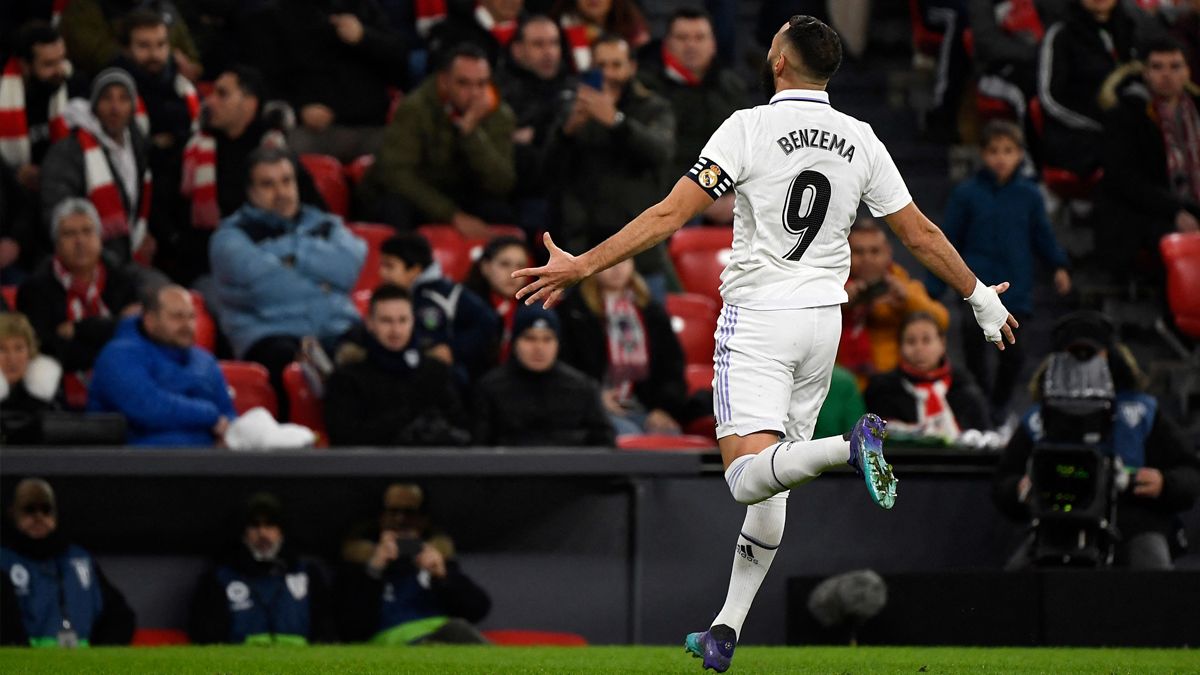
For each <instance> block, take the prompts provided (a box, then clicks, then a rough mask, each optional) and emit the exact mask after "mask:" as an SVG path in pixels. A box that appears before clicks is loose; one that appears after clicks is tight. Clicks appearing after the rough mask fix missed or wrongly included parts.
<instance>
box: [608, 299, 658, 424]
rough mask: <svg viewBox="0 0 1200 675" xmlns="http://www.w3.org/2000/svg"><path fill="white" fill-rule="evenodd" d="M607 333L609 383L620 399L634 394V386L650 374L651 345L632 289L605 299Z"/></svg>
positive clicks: (626, 398)
mask: <svg viewBox="0 0 1200 675" xmlns="http://www.w3.org/2000/svg"><path fill="white" fill-rule="evenodd" d="M604 314H605V317H606V320H607V321H606V323H607V333H608V376H607V379H608V385H609V386H610V387H612V388H613V389H616V390H617V392H618V396H619V398H620V400H621V401H628V400H629V399H631V398H632V397H633V386H634V385H635V384H637V383H638V382H641V381H642V380H644V379H646V376H647V375H649V374H650V349H649V347H648V344H647V339H646V326H645V324H644V323H643V322H642V313H641V312H640V311H639V310H638V307H637V304H636V303H635V302H634V295H633V291H626V292H625V293H623V294H621V295H616V296H609V297H607V298H605V299H604Z"/></svg>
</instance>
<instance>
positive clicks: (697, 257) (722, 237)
mask: <svg viewBox="0 0 1200 675" xmlns="http://www.w3.org/2000/svg"><path fill="white" fill-rule="evenodd" d="M732 247H733V229H732V228H730V227H726V226H710V227H686V228H684V229H682V230H680V231H678V232H676V233H675V236H673V237H671V243H670V246H669V250H670V252H671V262H673V263H674V264H675V272H676V273H677V274H678V275H679V281H680V283H682V284H683V287H684V289H686V290H687V292H689V293H699V294H701V295H706V296H708V297H710V298H712V299H713V300H716V301H717V302H720V301H721V293H720V288H721V273H722V272H724V271H725V266H726V265H727V264H728V263H729V254H730V252H731V251H732Z"/></svg>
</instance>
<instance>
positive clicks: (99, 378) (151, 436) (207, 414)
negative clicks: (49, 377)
mask: <svg viewBox="0 0 1200 675" xmlns="http://www.w3.org/2000/svg"><path fill="white" fill-rule="evenodd" d="M88 410H91V411H96V412H119V413H121V414H123V415H125V418H126V420H128V423H129V427H128V432H127V434H126V439H125V440H126V442H127V443H129V444H130V445H177V446H208V445H212V444H213V435H212V428H213V427H214V426H216V424H217V420H218V419H219V418H220V417H221V416H222V415H224V416H225V417H227V418H229V419H231V420H232V419H233V418H234V417H237V413H236V412H234V410H233V401H232V400H230V398H229V390H228V388H227V386H226V384H225V377H224V376H223V375H222V374H221V369H220V368H219V367H218V366H217V361H216V359H214V358H213V357H212V355H211V354H209V353H208V352H206V351H204V350H203V349H200V348H199V347H191V348H188V349H181V348H179V347H172V346H169V345H164V344H160V343H158V342H155V341H153V340H151V339H150V338H149V336H147V335H146V333H145V332H144V331H143V330H142V327H141V319H140V318H139V317H131V318H128V319H125V320H123V321H121V323H120V324H118V325H117V333H116V335H115V336H114V337H113V339H112V341H111V342H109V343H108V344H107V345H105V346H104V349H103V350H101V352H100V356H99V357H97V358H96V366H95V370H93V372H92V383H91V387H90V389H89V392H88Z"/></svg>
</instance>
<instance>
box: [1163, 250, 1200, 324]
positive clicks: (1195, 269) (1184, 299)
mask: <svg viewBox="0 0 1200 675" xmlns="http://www.w3.org/2000/svg"><path fill="white" fill-rule="evenodd" d="M1158 247H1159V250H1160V251H1161V252H1162V258H1163V264H1164V265H1165V266H1166V268H1167V303H1168V304H1169V305H1170V307H1171V314H1173V315H1174V316H1175V325H1176V326H1177V327H1178V328H1179V330H1180V331H1182V332H1183V333H1184V334H1185V335H1187V336H1188V337H1191V338H1195V339H1200V234H1196V233H1191V234H1169V235H1167V236H1165V237H1163V238H1162V240H1161V241H1160V242H1159V245H1158Z"/></svg>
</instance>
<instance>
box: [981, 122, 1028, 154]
mask: <svg viewBox="0 0 1200 675" xmlns="http://www.w3.org/2000/svg"><path fill="white" fill-rule="evenodd" d="M997 138H1007V139H1009V140H1010V141H1012V142H1013V143H1016V144H1017V147H1018V148H1024V147H1025V132H1024V131H1021V127H1019V126H1017V124H1016V123H1015V122H1011V121H1009V120H992V121H991V122H988V123H987V124H985V125H983V131H981V132H979V147H980V148H986V147H987V146H989V145H991V143H992V141H994V140H996V139H997Z"/></svg>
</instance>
